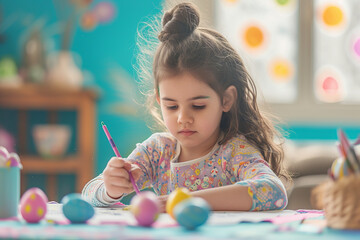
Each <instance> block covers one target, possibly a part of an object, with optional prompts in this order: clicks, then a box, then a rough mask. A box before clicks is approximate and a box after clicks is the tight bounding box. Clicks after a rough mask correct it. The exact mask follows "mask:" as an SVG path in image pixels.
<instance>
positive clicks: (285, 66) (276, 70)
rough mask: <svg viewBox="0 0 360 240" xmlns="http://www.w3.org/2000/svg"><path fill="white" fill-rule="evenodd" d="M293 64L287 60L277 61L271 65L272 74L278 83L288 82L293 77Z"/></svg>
mask: <svg viewBox="0 0 360 240" xmlns="http://www.w3.org/2000/svg"><path fill="white" fill-rule="evenodd" d="M293 68H294V67H293V66H292V63H291V62H290V61H288V60H286V59H275V60H273V61H272V62H271V63H270V73H271V76H272V77H273V79H274V80H276V81H278V82H288V81H290V79H291V78H292V76H293V71H294V70H293Z"/></svg>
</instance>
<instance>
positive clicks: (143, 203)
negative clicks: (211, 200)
mask: <svg viewBox="0 0 360 240" xmlns="http://www.w3.org/2000/svg"><path fill="white" fill-rule="evenodd" d="M131 206H132V207H131V211H132V213H133V215H134V217H135V219H136V220H137V222H138V224H139V225H141V226H145V227H149V226H151V225H152V224H153V223H154V222H155V221H156V219H157V218H158V215H159V211H160V207H159V203H158V200H157V197H156V195H155V194H154V193H153V192H149V191H147V192H141V193H140V194H137V195H135V196H134V197H133V199H132V200H131ZM166 212H167V213H168V214H169V215H170V216H171V217H172V218H173V219H175V220H176V221H177V222H178V224H179V225H180V226H183V227H185V228H186V229H188V230H194V229H196V228H197V227H199V226H201V225H203V224H204V223H205V222H206V221H207V219H208V217H209V213H210V207H209V205H208V203H207V202H206V201H205V200H204V199H202V198H198V197H192V196H191V195H190V192H189V191H188V190H187V189H185V188H178V189H176V190H175V191H173V192H172V193H171V194H170V195H169V198H168V200H167V202H166Z"/></svg>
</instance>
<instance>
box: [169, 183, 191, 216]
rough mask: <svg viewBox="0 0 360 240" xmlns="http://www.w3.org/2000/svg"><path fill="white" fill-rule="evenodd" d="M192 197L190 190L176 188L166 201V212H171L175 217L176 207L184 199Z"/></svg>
mask: <svg viewBox="0 0 360 240" xmlns="http://www.w3.org/2000/svg"><path fill="white" fill-rule="evenodd" d="M190 197H191V194H190V191H189V190H187V189H186V188H177V189H175V190H174V191H173V192H172V193H170V195H169V198H168V199H167V201H166V212H167V213H168V214H170V216H171V217H172V218H173V219H175V216H174V213H173V210H174V207H175V206H176V205H177V204H178V203H180V202H181V201H184V200H185V199H188V198H190Z"/></svg>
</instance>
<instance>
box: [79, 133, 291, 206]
mask: <svg viewBox="0 0 360 240" xmlns="http://www.w3.org/2000/svg"><path fill="white" fill-rule="evenodd" d="M180 149H181V147H180V145H179V143H178V142H177V140H176V139H175V138H174V137H172V136H171V135H170V134H169V133H155V134H153V135H152V136H151V137H150V138H148V139H147V140H145V141H144V142H143V143H140V144H137V146H136V148H135V150H134V151H133V152H132V153H131V154H130V155H129V157H128V158H127V160H128V161H131V162H132V163H134V164H136V165H138V166H139V167H140V169H141V170H142V172H143V175H142V176H141V177H140V179H139V180H138V181H137V182H136V183H137V186H138V187H139V189H143V188H147V187H152V188H153V189H154V191H155V192H156V194H157V195H167V194H169V193H171V192H172V191H173V190H174V189H176V188H179V187H186V188H188V189H189V190H190V191H197V190H201V189H207V188H214V187H220V186H225V185H230V184H240V185H243V186H248V193H249V195H250V196H251V198H252V199H253V204H252V208H251V211H259V210H272V209H284V208H285V207H286V205H287V195H286V190H285V187H284V185H283V184H282V182H281V181H280V179H279V178H278V177H277V176H276V175H275V174H274V172H273V171H272V170H271V169H270V167H269V164H268V163H267V162H266V161H265V160H264V158H263V156H262V155H261V153H260V152H259V151H258V149H257V148H255V147H254V146H252V145H251V144H250V143H249V142H248V141H247V140H246V138H245V137H244V136H242V135H238V136H236V137H233V138H232V139H230V140H229V141H227V142H226V144H224V145H218V144H215V146H214V147H213V149H212V150H211V151H210V152H209V153H208V154H207V155H205V156H203V157H201V158H197V159H193V160H190V161H187V162H178V161H177V160H178V157H179V155H180ZM82 194H83V196H84V197H85V198H86V199H87V200H88V201H90V202H91V203H92V204H93V205H94V206H106V205H111V204H114V203H115V202H116V201H119V200H120V199H112V198H110V197H109V196H108V195H107V194H106V191H105V187H104V183H103V178H102V174H100V175H99V176H97V177H96V178H94V179H93V180H91V181H90V182H89V183H87V185H86V186H85V187H84V189H83V192H82Z"/></svg>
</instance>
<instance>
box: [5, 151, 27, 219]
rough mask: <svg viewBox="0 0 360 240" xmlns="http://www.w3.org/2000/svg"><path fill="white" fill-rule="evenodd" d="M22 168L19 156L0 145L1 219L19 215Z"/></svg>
mask: <svg viewBox="0 0 360 240" xmlns="http://www.w3.org/2000/svg"><path fill="white" fill-rule="evenodd" d="M20 169H22V165H21V163H20V158H19V156H18V155H17V154H16V153H9V152H8V150H7V149H6V148H5V147H3V146H0V219H5V218H6V219H7V218H13V217H16V216H17V215H18V205H19V199H20Z"/></svg>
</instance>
